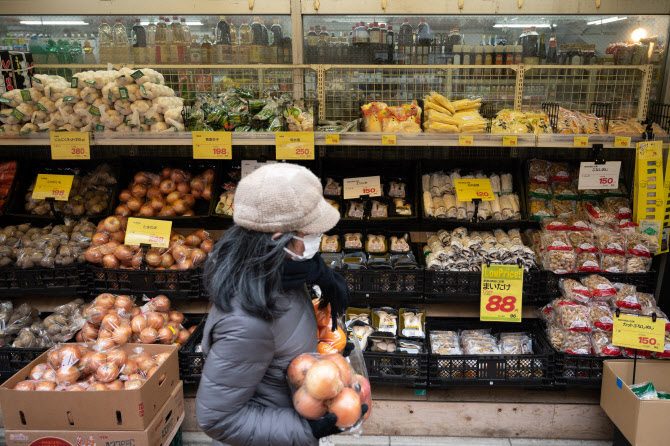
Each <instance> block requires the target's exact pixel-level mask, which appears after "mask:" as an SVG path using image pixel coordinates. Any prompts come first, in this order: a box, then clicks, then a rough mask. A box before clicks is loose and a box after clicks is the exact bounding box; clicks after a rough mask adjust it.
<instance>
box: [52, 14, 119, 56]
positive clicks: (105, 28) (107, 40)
mask: <svg viewBox="0 0 670 446" xmlns="http://www.w3.org/2000/svg"><path fill="white" fill-rule="evenodd" d="M113 51H114V37H112V27H111V26H109V23H107V19H102V22H101V23H100V26H99V27H98V54H99V58H100V63H101V64H105V63H111V62H112V54H113ZM47 54H48V53H47ZM47 59H49V56H48V55H47ZM52 63H53V62H52Z"/></svg>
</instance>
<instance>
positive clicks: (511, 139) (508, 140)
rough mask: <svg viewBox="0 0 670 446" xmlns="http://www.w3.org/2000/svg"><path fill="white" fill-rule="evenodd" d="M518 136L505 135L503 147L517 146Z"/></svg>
mask: <svg viewBox="0 0 670 446" xmlns="http://www.w3.org/2000/svg"><path fill="white" fill-rule="evenodd" d="M517 142H518V141H517V138H516V136H511V135H505V136H503V147H517V146H518V144H517Z"/></svg>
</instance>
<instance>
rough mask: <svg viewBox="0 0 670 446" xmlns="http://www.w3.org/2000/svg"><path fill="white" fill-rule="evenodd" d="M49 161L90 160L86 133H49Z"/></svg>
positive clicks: (89, 148) (89, 147)
mask: <svg viewBox="0 0 670 446" xmlns="http://www.w3.org/2000/svg"><path fill="white" fill-rule="evenodd" d="M49 135H50V137H51V159H54V160H90V159H91V146H90V144H89V139H88V132H50V133H49Z"/></svg>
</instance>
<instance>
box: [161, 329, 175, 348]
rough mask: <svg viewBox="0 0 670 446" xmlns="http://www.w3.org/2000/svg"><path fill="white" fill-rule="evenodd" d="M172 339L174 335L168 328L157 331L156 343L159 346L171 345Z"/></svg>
mask: <svg viewBox="0 0 670 446" xmlns="http://www.w3.org/2000/svg"><path fill="white" fill-rule="evenodd" d="M174 338H175V333H174V332H173V331H172V330H171V329H170V328H169V327H163V328H161V329H160V330H158V341H159V342H160V343H161V344H172V342H174Z"/></svg>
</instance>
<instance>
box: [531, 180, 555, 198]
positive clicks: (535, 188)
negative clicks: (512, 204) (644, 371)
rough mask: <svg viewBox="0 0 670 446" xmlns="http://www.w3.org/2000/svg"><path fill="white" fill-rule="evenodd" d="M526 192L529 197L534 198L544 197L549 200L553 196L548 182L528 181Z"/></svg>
mask: <svg viewBox="0 0 670 446" xmlns="http://www.w3.org/2000/svg"><path fill="white" fill-rule="evenodd" d="M528 192H529V194H530V196H531V197H535V198H544V199H547V200H551V199H552V198H553V197H554V196H553V193H552V191H551V187H549V183H534V182H533V183H530V185H529V186H528Z"/></svg>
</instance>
